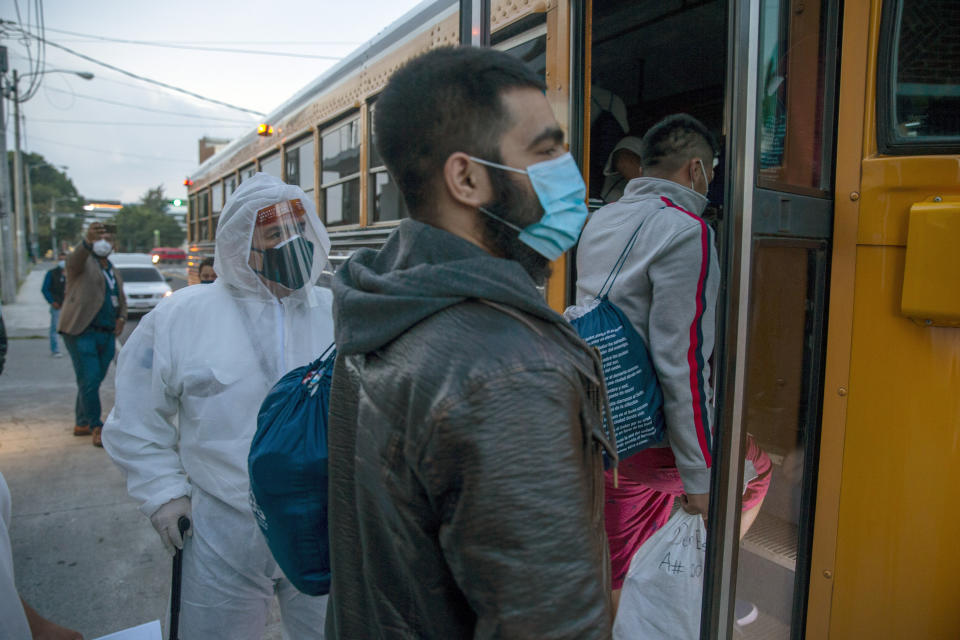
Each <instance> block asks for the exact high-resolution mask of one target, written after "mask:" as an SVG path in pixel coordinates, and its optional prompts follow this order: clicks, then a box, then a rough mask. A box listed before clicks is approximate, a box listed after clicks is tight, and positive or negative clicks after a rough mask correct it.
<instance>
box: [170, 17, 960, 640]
mask: <svg viewBox="0 0 960 640" xmlns="http://www.w3.org/2000/svg"><path fill="white" fill-rule="evenodd" d="M461 5H463V6H462V7H461ZM461 9H462V11H461ZM485 12H488V13H485ZM461 15H463V16H464V21H463V22H464V24H465V25H466V26H467V27H468V28H469V27H470V26H471V24H472V25H473V26H474V27H478V26H479V27H482V26H484V23H485V26H486V27H487V28H488V31H489V41H488V42H482V43H481V44H483V45H485V46H491V47H495V48H498V49H501V50H504V51H507V52H509V53H511V54H513V55H516V56H518V57H521V58H522V59H524V60H525V61H526V62H527V63H528V64H530V65H531V66H532V67H533V68H534V69H535V70H536V71H537V72H539V73H540V74H541V75H542V76H543V78H544V79H545V81H546V84H547V87H548V89H547V97H548V99H549V100H550V103H551V105H552V106H553V108H554V111H555V114H556V116H557V118H558V120H559V121H560V122H561V124H562V125H563V126H564V127H565V128H566V132H567V136H568V140H569V143H570V148H571V151H572V152H573V154H574V156H575V157H576V158H577V159H578V161H579V162H580V164H581V167H582V169H583V172H584V176H585V178H586V179H587V180H588V182H589V192H590V196H591V204H592V205H599V204H602V202H601V201H600V200H598V197H599V196H600V195H602V194H601V193H600V189H599V187H600V182H601V181H602V180H603V173H602V168H603V164H604V162H605V160H606V158H607V157H608V155H609V153H610V150H611V146H612V144H614V143H615V141H616V139H617V138H618V137H620V136H626V135H635V136H642V134H643V133H644V131H646V129H647V128H648V127H649V126H650V125H651V124H653V123H654V122H656V121H657V120H659V119H660V118H661V117H663V116H665V115H667V114H670V113H675V112H686V113H690V114H692V115H694V116H696V117H697V118H699V119H700V120H701V121H703V122H704V123H705V124H706V125H707V126H708V128H710V129H711V130H712V131H713V132H714V133H715V134H716V136H717V137H718V139H720V140H721V141H722V147H723V152H722V157H721V162H720V165H719V167H718V171H717V176H718V177H717V179H716V180H715V185H714V187H713V189H712V190H711V194H710V195H711V199H712V206H711V208H710V213H709V220H710V221H711V223H712V224H715V226H716V229H717V231H718V233H717V237H718V251H719V255H720V259H721V265H722V269H723V284H722V288H721V300H720V305H719V312H718V334H717V335H718V343H717V348H716V351H715V354H714V365H715V375H716V394H715V411H716V419H715V425H716V429H717V433H718V437H717V438H716V447H717V451H716V452H715V456H714V459H715V460H717V461H718V462H717V463H716V464H715V466H714V479H713V487H712V498H711V514H710V519H709V531H710V533H709V543H708V554H707V572H706V574H705V582H704V597H703V609H702V611H703V615H702V634H703V636H702V637H703V638H707V639H710V640H713V639H714V638H763V639H765V640H768V639H778V638H811V639H826V638H832V639H839V640H846V639H847V638H897V639H899V638H924V639H930V638H944V639H946V638H957V637H960V605H958V603H960V580H957V579H956V577H955V576H957V575H960V554H958V553H956V552H955V551H954V549H953V543H954V541H955V540H956V539H957V537H958V534H960V515H958V513H957V510H956V507H955V505H956V504H957V503H958V502H960V500H958V499H960V257H958V256H960V251H958V250H957V248H956V245H957V244H958V243H960V2H957V0H846V1H843V0H604V1H601V0H594V1H593V2H591V1H590V0H580V1H578V0H494V1H492V2H490V3H489V6H488V7H487V6H485V3H484V2H482V1H480V0H474V1H472V2H471V1H470V0H463V1H462V2H460V3H458V2H456V1H452V0H441V1H428V2H424V3H422V4H420V5H417V6H416V7H415V8H414V9H412V10H411V11H410V12H409V13H408V14H406V15H405V16H404V17H402V18H401V19H400V20H398V21H397V22H396V23H395V24H394V25H393V26H391V27H390V28H389V29H387V30H385V31H384V32H382V33H381V34H380V35H378V36H377V37H376V38H375V39H373V40H372V41H370V42H369V43H367V44H366V45H364V46H363V47H361V48H360V49H358V50H357V51H356V52H354V53H353V54H351V55H350V56H348V57H347V58H346V59H345V60H343V61H342V62H341V63H340V64H339V65H338V66H337V67H335V68H333V69H332V70H330V71H329V72H327V73H326V74H324V75H323V76H321V77H319V78H317V79H316V80H314V81H313V82H311V83H310V84H309V85H308V86H306V87H305V88H304V89H303V90H302V91H300V92H299V93H297V94H296V95H295V96H293V97H291V98H290V99H289V100H288V101H287V102H285V103H284V104H283V105H281V106H280V107H278V108H277V109H276V110H275V111H274V112H273V113H271V114H270V115H269V116H268V118H267V122H266V124H269V125H270V126H271V127H273V131H274V134H273V135H272V136H261V135H257V133H256V132H255V131H250V132H249V133H248V134H247V135H246V136H243V137H241V138H239V139H237V140H235V141H233V142H232V143H231V144H230V145H229V146H228V147H227V148H225V149H224V150H222V151H221V152H220V153H218V154H217V155H215V156H214V157H212V158H210V159H209V160H208V161H206V162H205V163H204V164H203V165H201V166H200V167H199V168H198V169H197V170H196V171H195V172H194V174H193V175H192V176H191V178H192V180H193V187H192V188H191V191H190V208H189V211H190V213H189V220H188V224H189V234H190V236H189V241H190V243H191V246H196V247H198V251H201V252H202V251H203V250H204V248H206V249H209V247H210V246H212V244H211V243H212V242H213V241H214V235H215V229H216V223H217V219H218V215H219V212H220V210H221V208H222V206H223V202H224V200H225V199H226V198H227V197H229V195H230V193H231V192H232V191H233V190H234V189H235V188H236V186H237V185H238V184H240V182H242V181H243V180H244V179H246V178H248V177H249V176H251V175H252V174H253V173H254V172H255V171H258V170H259V171H264V172H267V173H271V174H273V175H275V176H277V177H280V178H282V179H284V180H286V181H288V182H291V183H296V184H299V185H300V186H302V187H303V188H304V190H305V191H306V192H307V193H308V194H309V195H310V196H311V197H313V198H315V200H316V204H317V210H318V211H319V212H320V215H321V217H322V219H323V221H324V223H325V224H326V225H327V228H328V229H329V230H330V232H331V237H332V242H333V250H332V254H331V258H332V261H333V262H334V266H336V265H337V264H339V263H341V262H342V261H343V260H344V259H346V257H348V256H349V255H350V253H351V252H352V251H353V250H355V249H356V248H358V247H365V246H366V247H377V246H379V245H380V244H381V243H382V242H383V240H384V239H385V238H386V236H387V235H388V234H389V233H390V231H391V230H392V229H393V228H394V227H395V226H396V224H397V223H398V221H399V220H400V219H402V218H403V217H404V216H405V215H406V211H405V208H404V205H403V202H402V199H401V197H400V195H399V193H398V192H397V189H396V187H395V185H394V183H393V181H392V180H391V178H390V175H389V174H388V173H387V172H386V170H385V168H384V167H383V165H382V163H381V162H380V160H379V158H378V156H377V153H376V150H375V148H374V147H373V145H372V140H373V136H374V135H375V132H374V131H373V127H372V122H373V118H372V116H373V114H374V112H375V110H376V98H377V94H378V93H379V92H380V91H381V89H382V88H383V86H384V85H385V83H386V81H387V80H388V79H389V77H390V74H391V72H393V71H394V70H395V69H396V68H397V67H398V66H399V65H401V64H403V63H404V62H405V61H406V60H408V59H410V58H411V57H413V56H415V55H417V54H419V53H422V52H424V51H426V50H428V49H430V48H432V47H438V46H444V45H454V44H457V43H458V42H460V40H461V36H460V34H461V30H462V27H461ZM478 16H479V18H478ZM484 16H487V17H486V18H485V17H484ZM478 19H479V20H480V21H481V23H480V24H477V23H476V21H477V20H478ZM471 20H473V23H471V22H470V21H471ZM474 31H475V32H476V33H479V34H481V37H482V39H484V40H485V39H486V38H483V35H485V30H484V29H482V28H479V29H474ZM572 262H573V261H572V260H571V259H566V258H564V259H561V260H559V261H558V262H557V263H556V264H555V265H554V273H553V276H552V277H551V279H550V281H549V283H548V285H547V289H546V296H547V298H548V300H549V302H550V303H551V305H552V306H553V307H555V308H556V309H558V310H562V309H563V308H564V307H565V306H566V305H567V304H568V303H570V302H571V301H572V300H571V298H572V291H573V289H574V284H575V277H576V274H575V273H574V269H573V266H572ZM747 432H749V433H751V434H752V435H753V436H754V437H755V438H756V439H757V441H758V442H759V443H760V445H761V446H762V447H763V448H764V449H765V450H766V451H767V452H768V454H769V455H770V457H771V459H772V461H773V463H774V469H773V480H772V483H771V488H770V492H769V493H768V495H767V498H766V500H765V502H764V505H763V508H762V509H761V512H760V516H759V517H758V518H757V521H756V523H755V524H754V525H753V527H752V528H751V529H750V530H749V532H748V533H747V534H746V537H745V539H744V540H743V541H742V542H740V540H739V525H740V522H739V514H740V502H739V501H740V493H741V489H742V475H743V468H744V462H743V457H744V456H743V452H744V443H745V438H746V434H747ZM737 600H743V601H750V602H752V603H754V604H755V605H756V606H757V607H758V609H759V612H760V615H759V617H758V619H757V620H756V621H755V622H753V623H752V624H749V625H746V626H738V625H736V624H735V623H734V613H733V612H734V609H735V603H736V601H737ZM558 615H562V612H558Z"/></svg>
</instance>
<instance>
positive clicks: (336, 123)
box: [315, 109, 366, 230]
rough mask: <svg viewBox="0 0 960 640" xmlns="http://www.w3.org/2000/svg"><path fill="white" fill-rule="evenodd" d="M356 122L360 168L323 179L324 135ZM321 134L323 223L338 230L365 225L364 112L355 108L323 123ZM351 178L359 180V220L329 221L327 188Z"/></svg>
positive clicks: (319, 163)
mask: <svg viewBox="0 0 960 640" xmlns="http://www.w3.org/2000/svg"><path fill="white" fill-rule="evenodd" d="M354 122H355V123H356V127H357V131H358V133H359V136H358V137H359V146H358V149H359V151H360V163H359V167H358V170H357V171H355V172H354V173H351V174H349V175H346V176H342V177H340V178H337V179H336V180H332V181H330V182H324V181H323V137H324V136H325V135H327V134H330V133H333V132H334V131H337V130H338V129H341V128H342V127H345V126H347V125H349V124H351V123H354ZM318 131H319V135H318V136H317V146H316V152H315V153H316V154H317V156H316V157H317V174H318V175H317V187H316V189H317V202H318V203H321V204H322V206H321V209H322V212H321V215H320V219H321V220H322V221H323V224H324V225H325V226H327V227H335V228H336V229H337V230H346V229H357V228H362V227H363V217H364V210H363V184H362V183H363V174H364V162H365V161H364V157H363V156H364V145H365V142H366V141H365V139H364V138H365V136H366V132H365V131H364V128H363V121H362V113H361V111H360V109H354V110H351V111H350V112H348V113H346V114H344V115H343V116H342V117H340V118H337V119H336V120H333V121H332V122H329V123H327V124H326V125H321V126H320V127H318ZM351 180H356V181H357V190H358V194H359V196H358V202H357V220H356V221H350V222H328V221H327V197H326V195H327V189H330V188H332V187H336V186H337V185H341V184H346V183H348V182H350V181H351Z"/></svg>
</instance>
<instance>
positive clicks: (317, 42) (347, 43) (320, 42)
mask: <svg viewBox="0 0 960 640" xmlns="http://www.w3.org/2000/svg"><path fill="white" fill-rule="evenodd" d="M22 26H25V27H33V26H35V25H32V24H23V25H22ZM46 30H47V31H53V32H55V33H64V34H67V35H71V36H79V37H81V38H99V39H110V38H109V36H97V35H93V34H89V33H78V32H76V31H67V30H65V29H54V28H53V27H46ZM61 42H66V40H61ZM72 42H79V40H73V41H72ZM131 42H138V43H139V42H142V43H147V44H247V45H256V46H261V45H262V46H268V45H285V44H286V45H314V46H321V45H323V46H326V45H341V46H357V45H360V44H363V43H362V42H357V41H356V40H131Z"/></svg>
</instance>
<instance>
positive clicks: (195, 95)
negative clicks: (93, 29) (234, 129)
mask: <svg viewBox="0 0 960 640" xmlns="http://www.w3.org/2000/svg"><path fill="white" fill-rule="evenodd" d="M7 24H13V23H11V22H10V21H6V20H5V21H2V22H0V25H7ZM16 28H17V29H18V30H20V32H21V33H24V34H26V35H28V36H30V37H31V38H36V39H37V40H39V41H41V42H42V43H43V44H46V45H49V46H51V47H56V48H57V49H60V50H62V51H66V52H67V53H69V54H72V55H75V56H77V57H78V58H82V59H84V60H86V61H88V62H92V63H94V64H98V65H100V66H101V67H105V68H107V69H110V70H111V71H116V72H117V73H122V74H123V75H125V76H129V77H131V78H135V79H137V80H140V81H142V82H149V83H150V84H155V85H157V86H159V87H164V88H165V89H170V90H171V91H177V92H178V93H182V94H185V95H188V96H190V97H193V98H198V99H200V100H204V101H206V102H211V103H213V104H217V105H220V106H221V107H228V108H230V109H235V110H237V111H243V112H246V113H252V114H254V115H257V116H263V115H266V114H264V113H263V112H262V111H255V110H253V109H247V108H245V107H238V106H237V105H234V104H230V103H229V102H223V101H222V100H216V99H214V98H208V97H206V96H202V95H200V94H199V93H194V92H193V91H188V90H187V89H181V88H180V87H175V86H173V85H172V84H167V83H166V82H161V81H159V80H154V79H152V78H147V77H145V76H141V75H138V74H136V73H133V72H132V71H127V70H126V69H121V68H120V67H117V66H114V65H112V64H110V63H108V62H103V61H102V60H97V59H96V58H92V57H90V56H88V55H86V54H83V53H80V52H79V51H74V50H73V49H71V48H70V47H65V46H63V45H62V44H57V43H56V42H51V41H50V40H47V39H46V38H44V37H42V36H38V35H35V34H32V33H29V32H27V31H24V30H23V29H22V28H21V27H19V26H17V27H16Z"/></svg>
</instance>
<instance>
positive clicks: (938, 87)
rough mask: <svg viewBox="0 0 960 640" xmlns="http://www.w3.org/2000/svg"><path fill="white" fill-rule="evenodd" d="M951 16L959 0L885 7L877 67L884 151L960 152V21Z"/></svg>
mask: <svg viewBox="0 0 960 640" xmlns="http://www.w3.org/2000/svg"><path fill="white" fill-rule="evenodd" d="M951 12H952V13H953V14H956V2H955V0H900V2H891V3H885V13H884V17H883V20H884V23H883V35H882V38H883V39H882V44H881V51H880V58H879V60H880V61H881V62H880V63H879V64H878V65H877V74H878V82H877V85H878V88H879V91H878V92H877V113H878V116H879V117H878V118H877V127H878V131H877V138H878V141H879V146H880V151H881V152H882V153H892V154H910V155H916V154H921V153H925V152H926V153H938V152H939V153H956V152H957V151H960V47H958V46H957V45H956V43H957V42H960V22H958V21H957V20H955V19H954V20H949V19H947V16H949V15H951ZM882 61H888V64H884V63H883V62H882Z"/></svg>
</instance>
